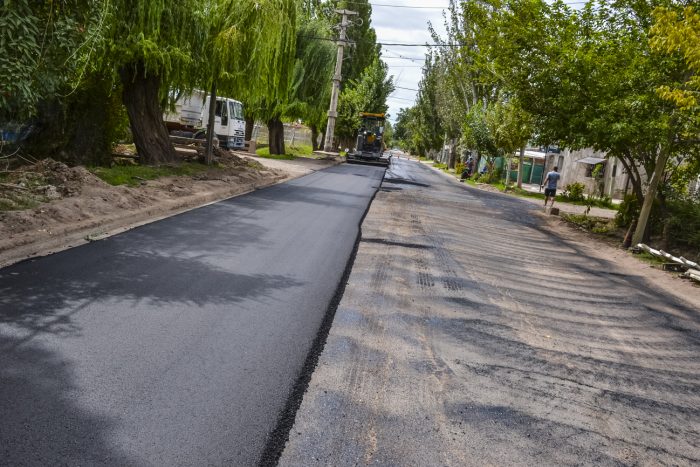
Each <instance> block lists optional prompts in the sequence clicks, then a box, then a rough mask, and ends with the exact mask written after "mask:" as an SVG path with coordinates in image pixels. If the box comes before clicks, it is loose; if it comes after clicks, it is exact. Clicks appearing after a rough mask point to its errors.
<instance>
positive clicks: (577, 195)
mask: <svg viewBox="0 0 700 467" xmlns="http://www.w3.org/2000/svg"><path fill="white" fill-rule="evenodd" d="M585 190H586V185H584V184H583V183H580V182H575V183H570V184H568V185H566V187H565V188H564V193H563V195H564V197H565V198H567V199H568V200H569V201H583V200H584V196H583V192H584V191H585Z"/></svg>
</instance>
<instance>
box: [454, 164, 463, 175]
mask: <svg viewBox="0 0 700 467" xmlns="http://www.w3.org/2000/svg"><path fill="white" fill-rule="evenodd" d="M463 171H464V163H462V162H457V164H455V173H456V174H457V176H460V175H462V172H463Z"/></svg>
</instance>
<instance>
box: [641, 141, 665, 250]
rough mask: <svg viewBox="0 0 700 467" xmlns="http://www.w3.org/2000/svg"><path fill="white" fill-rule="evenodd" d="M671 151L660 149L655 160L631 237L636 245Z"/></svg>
mask: <svg viewBox="0 0 700 467" xmlns="http://www.w3.org/2000/svg"><path fill="white" fill-rule="evenodd" d="M670 155H671V152H670V151H667V150H663V149H662V150H661V151H660V153H659V156H658V158H657V160H656V167H655V168H654V173H653V174H652V176H651V181H650V182H649V188H648V189H647V194H646V195H645V196H644V204H643V205H642V210H641V211H640V212H639V219H638V221H637V228H636V229H635V231H634V236H633V237H632V245H633V246H636V245H637V244H638V243H641V242H642V240H643V238H644V233H645V232H646V230H647V222H648V221H649V215H650V214H651V208H652V206H653V205H654V199H655V198H656V192H657V190H658V188H659V181H660V180H661V176H662V175H663V173H664V170H665V169H666V162H668V158H669V157H670Z"/></svg>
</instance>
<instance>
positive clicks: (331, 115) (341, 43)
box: [323, 10, 357, 152]
mask: <svg viewBox="0 0 700 467" xmlns="http://www.w3.org/2000/svg"><path fill="white" fill-rule="evenodd" d="M335 12H336V13H338V14H339V15H343V19H342V20H341V22H340V38H339V39H338V56H337V58H336V61H335V74H334V75H333V87H332V88H331V106H330V108H329V109H328V125H327V126H326V141H325V142H324V144H323V150H324V151H326V152H331V151H333V133H334V132H335V119H336V118H337V117H338V94H339V93H340V82H341V81H342V76H341V71H342V69H343V51H344V48H345V46H346V45H347V41H346V37H345V32H346V30H347V28H348V26H349V25H350V21H348V17H349V16H353V15H356V14H357V12H355V11H350V10H335Z"/></svg>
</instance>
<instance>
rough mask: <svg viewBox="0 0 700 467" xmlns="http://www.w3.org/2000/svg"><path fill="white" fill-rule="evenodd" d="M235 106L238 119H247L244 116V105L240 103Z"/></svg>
mask: <svg viewBox="0 0 700 467" xmlns="http://www.w3.org/2000/svg"><path fill="white" fill-rule="evenodd" d="M233 105H234V106H235V108H236V118H239V119H241V120H243V119H244V118H245V117H244V116H243V104H241V103H240V102H235V103H234V104H233Z"/></svg>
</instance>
